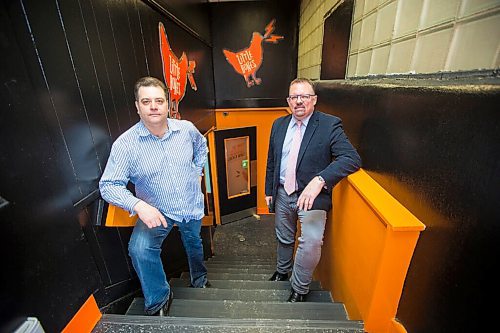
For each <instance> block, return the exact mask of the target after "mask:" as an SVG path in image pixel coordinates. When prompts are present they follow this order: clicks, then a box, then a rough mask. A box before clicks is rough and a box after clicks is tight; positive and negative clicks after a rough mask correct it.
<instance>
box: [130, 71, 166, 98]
mask: <svg viewBox="0 0 500 333" xmlns="http://www.w3.org/2000/svg"><path fill="white" fill-rule="evenodd" d="M141 87H160V88H161V89H163V91H164V92H165V97H166V98H167V101H168V102H170V91H169V90H168V89H167V86H166V85H165V83H163V81H161V80H158V79H157V78H155V77H152V76H144V77H141V78H140V79H139V80H137V82H136V83H135V85H134V95H135V100H136V101H139V88H141Z"/></svg>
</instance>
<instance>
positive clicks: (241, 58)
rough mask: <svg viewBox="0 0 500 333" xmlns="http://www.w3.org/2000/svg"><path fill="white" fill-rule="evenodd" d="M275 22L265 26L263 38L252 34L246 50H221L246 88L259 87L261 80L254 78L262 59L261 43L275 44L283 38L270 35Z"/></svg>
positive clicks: (260, 35) (255, 33) (256, 33)
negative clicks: (243, 80)
mask: <svg viewBox="0 0 500 333" xmlns="http://www.w3.org/2000/svg"><path fill="white" fill-rule="evenodd" d="M275 21H276V20H275V19H273V20H272V21H271V22H269V24H268V25H267V26H266V28H265V33H264V36H262V34H260V33H258V32H254V33H253V34H252V40H251V41H250V46H249V47H248V48H246V49H244V50H241V51H238V52H233V51H229V50H227V49H223V50H222V52H223V53H224V55H225V56H226V60H227V61H228V62H229V63H230V64H231V66H233V68H234V70H235V71H236V72H237V73H238V74H240V75H242V76H243V78H244V79H245V82H246V84H247V87H248V88H250V87H251V86H253V85H259V84H260V83H261V82H262V79H260V78H258V77H257V76H256V73H257V71H258V70H259V68H260V65H261V64H262V59H263V57H264V52H263V50H262V42H266V43H273V44H276V43H278V41H279V40H281V39H283V38H284V37H283V36H279V35H272V32H273V31H274V28H275V27H274V23H275Z"/></svg>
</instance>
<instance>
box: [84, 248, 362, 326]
mask: <svg viewBox="0 0 500 333" xmlns="http://www.w3.org/2000/svg"><path fill="white" fill-rule="evenodd" d="M206 265H207V269H208V279H209V281H210V284H211V287H210V288H205V289H199V288H190V287H188V286H189V273H187V272H185V273H182V275H181V276H180V277H179V278H172V279H171V280H170V281H169V283H170V285H171V287H172V290H173V293H174V300H173V302H172V306H171V308H170V313H169V316H168V317H149V316H144V315H143V307H144V299H143V298H136V299H134V301H133V302H132V304H131V305H130V307H129V308H128V310H127V313H126V314H125V315H113V314H104V315H103V316H102V318H101V320H100V321H99V322H98V324H97V325H96V327H95V328H94V330H93V332H94V333H105V332H106V333H111V332H121V333H127V332H183V333H200V332H204V333H230V332H231V333H247V332H252V333H253V332H276V333H285V332H302V333H305V332H307V333H316V332H336V333H341V332H342V333H351V332H359V333H363V332H364V329H363V323H362V322H361V321H352V320H349V319H348V318H347V314H346V311H345V308H344V305H343V304H341V303H335V302H333V301H332V297H331V294H330V292H328V291H325V290H323V289H322V288H321V285H320V283H319V282H318V281H313V283H312V284H311V288H310V289H311V291H310V293H309V295H308V297H307V302H304V303H287V302H286V300H287V298H288V296H289V295H290V282H288V281H286V282H285V281H283V282H274V281H267V279H269V277H270V276H271V275H272V273H273V272H274V270H275V267H276V266H275V265H276V261H275V259H264V258H262V257H257V256H215V257H212V258H210V259H209V260H208V261H207V262H206Z"/></svg>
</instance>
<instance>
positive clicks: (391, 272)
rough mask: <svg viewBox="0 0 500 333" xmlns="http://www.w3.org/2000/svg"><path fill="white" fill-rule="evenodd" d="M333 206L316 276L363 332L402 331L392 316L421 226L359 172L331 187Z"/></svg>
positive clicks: (394, 200)
mask: <svg viewBox="0 0 500 333" xmlns="http://www.w3.org/2000/svg"><path fill="white" fill-rule="evenodd" d="M333 205H334V208H333V211H332V212H331V213H330V216H329V218H328V223H327V227H326V230H325V238H324V245H323V250H322V255H321V261H320V263H319V265H318V267H317V269H316V272H315V277H316V278H317V279H319V280H320V281H321V283H322V285H323V286H324V287H325V288H327V289H329V290H330V291H332V294H333V298H334V299H335V301H338V302H342V303H344V304H345V307H346V310H347V312H348V314H349V317H350V318H351V319H355V320H363V322H364V324H365V331H366V332H370V333H389V332H402V331H404V328H402V327H401V325H400V324H398V322H397V321H396V320H395V316H396V312H397V308H398V304H399V299H400V297H401V292H402V289H403V284H404V280H405V278H406V273H407V271H408V267H409V265H410V261H411V257H412V255H413V251H414V249H415V246H416V243H417V240H418V237H419V234H420V232H421V231H422V230H424V228H425V225H424V224H422V223H421V222H420V221H419V220H418V219H417V218H416V217H415V216H414V215H412V214H411V213H410V212H409V211H408V210H407V209H406V208H405V207H403V206H402V205H401V204H400V203H399V202H398V201H396V199H394V198H393V197H392V196H391V195H390V194H389V193H388V192H386V191H385V190H384V189H383V188H382V187H381V186H380V185H378V183H377V182H375V180H373V179H372V178H371V177H370V176H369V175H368V174H367V173H366V172H365V171H364V170H363V169H361V170H360V171H358V172H356V173H354V174H352V175H350V176H348V177H347V178H345V179H344V180H342V181H341V182H340V183H339V184H338V185H337V186H336V187H335V189H334V194H333Z"/></svg>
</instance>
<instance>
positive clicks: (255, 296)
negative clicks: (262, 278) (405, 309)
mask: <svg viewBox="0 0 500 333" xmlns="http://www.w3.org/2000/svg"><path fill="white" fill-rule="evenodd" d="M172 290H173V291H174V297H175V298H176V299H198V300H233V301H254V302H285V301H286V300H287V299H288V296H290V290H269V289H253V290H250V289H240V290H238V289H218V288H206V289H202V288H187V287H172ZM307 301H308V302H324V303H332V302H333V301H332V297H331V295H330V292H328V291H321V290H313V291H311V292H309V294H308V295H307Z"/></svg>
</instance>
